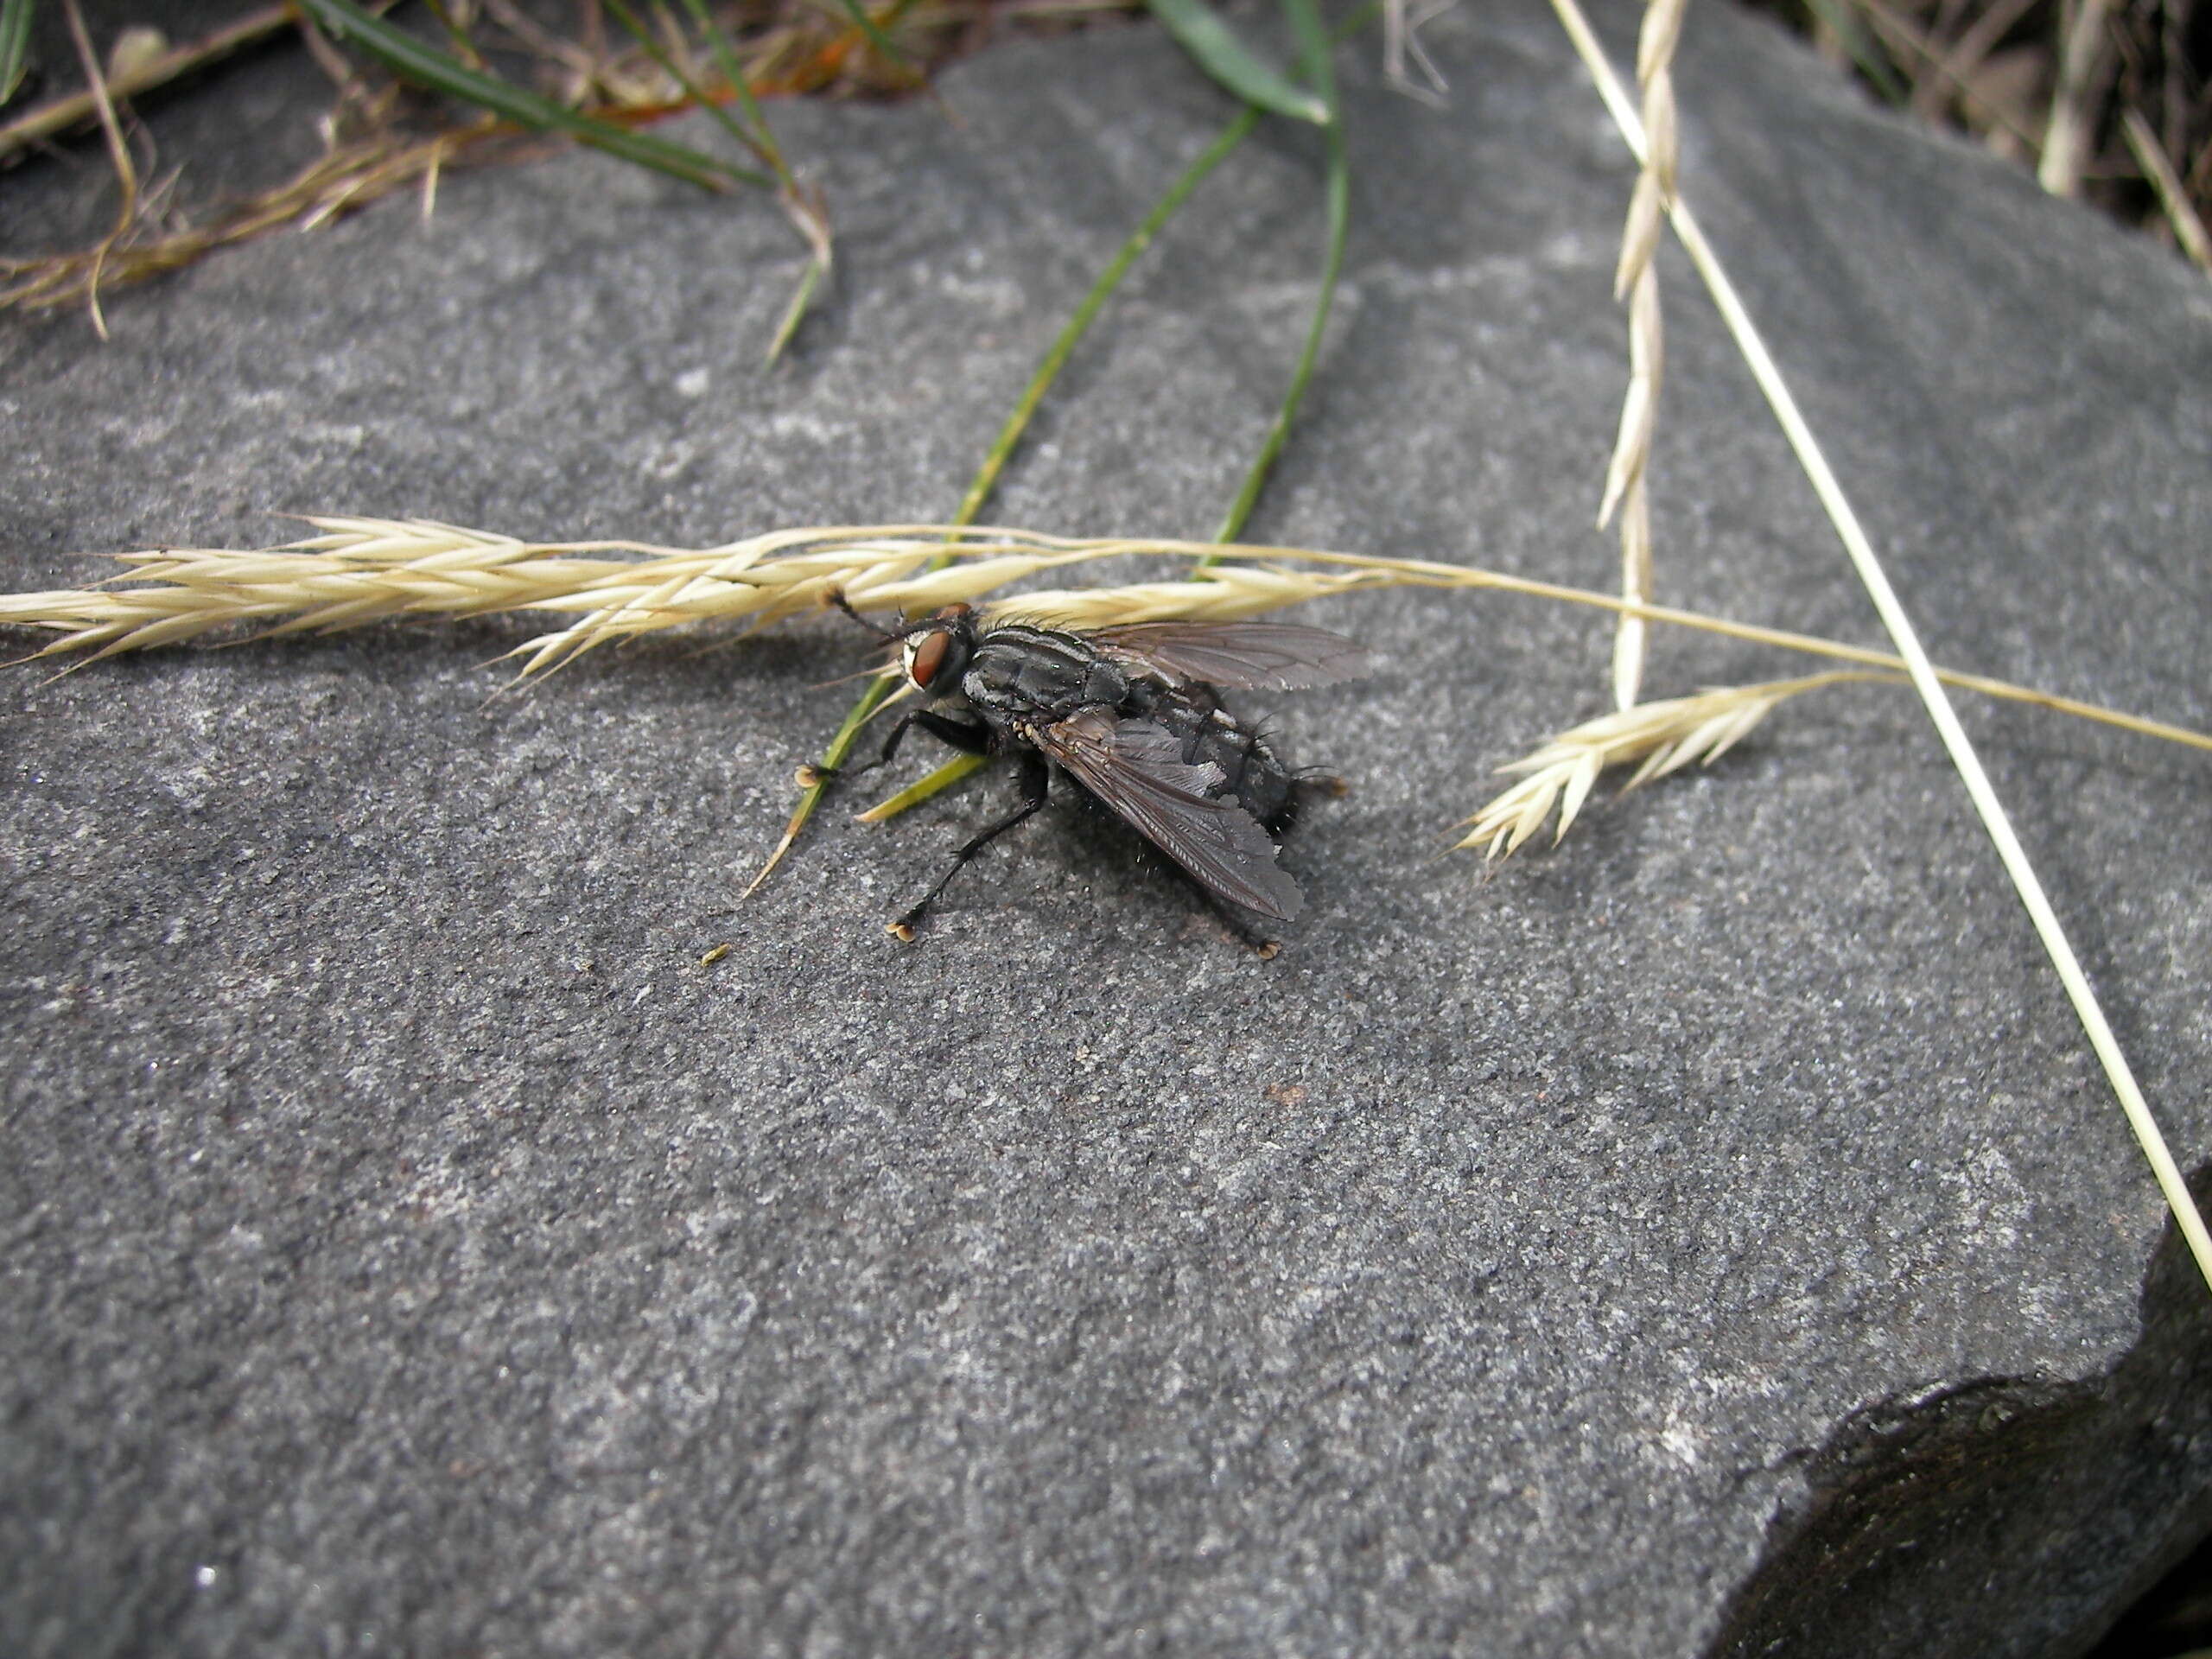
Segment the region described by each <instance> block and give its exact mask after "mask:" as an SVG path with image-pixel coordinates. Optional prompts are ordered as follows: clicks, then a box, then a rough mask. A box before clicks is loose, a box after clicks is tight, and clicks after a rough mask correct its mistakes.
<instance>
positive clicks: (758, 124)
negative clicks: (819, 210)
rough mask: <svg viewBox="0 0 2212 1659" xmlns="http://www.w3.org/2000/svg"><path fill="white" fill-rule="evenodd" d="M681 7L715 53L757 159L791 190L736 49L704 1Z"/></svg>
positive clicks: (779, 148) (780, 152)
mask: <svg viewBox="0 0 2212 1659" xmlns="http://www.w3.org/2000/svg"><path fill="white" fill-rule="evenodd" d="M683 8H684V10H687V11H689V12H690V14H691V21H692V22H694V23H696V24H697V25H698V28H699V30H700V32H701V33H702V34H703V35H705V36H706V37H707V49H708V50H709V51H710V52H712V53H713V54H715V67H716V68H717V69H720V70H721V72H722V79H724V80H726V81H728V83H729V90H730V96H731V97H733V98H734V99H736V100H737V101H738V105H739V107H741V109H743V110H744V111H745V118H746V119H747V121H749V122H751V123H752V124H753V130H754V131H755V133H756V134H757V135H758V137H757V138H756V139H755V140H754V141H753V147H754V148H755V149H757V150H758V151H759V152H760V159H761V160H762V161H764V162H767V164H768V165H769V167H770V168H772V169H774V172H775V175H776V177H777V179H778V180H779V181H781V183H782V184H783V187H784V188H785V189H786V190H788V189H791V188H792V185H793V181H792V178H791V168H790V167H789V166H788V165H786V164H785V161H784V152H783V147H782V146H781V145H779V144H778V143H776V135H775V133H774V131H773V130H772V129H771V128H770V127H769V125H768V118H767V116H766V114H765V113H764V112H763V111H762V110H761V108H760V100H759V99H756V98H754V97H753V84H752V82H751V81H750V80H749V79H747V76H746V73H745V66H744V65H743V64H741V63H740V62H739V61H738V60H737V48H736V46H735V45H734V43H733V42H732V41H731V40H730V38H729V37H728V35H725V34H724V33H723V32H722V27H721V24H720V23H717V22H715V16H714V14H713V13H712V12H710V11H709V10H707V0H683Z"/></svg>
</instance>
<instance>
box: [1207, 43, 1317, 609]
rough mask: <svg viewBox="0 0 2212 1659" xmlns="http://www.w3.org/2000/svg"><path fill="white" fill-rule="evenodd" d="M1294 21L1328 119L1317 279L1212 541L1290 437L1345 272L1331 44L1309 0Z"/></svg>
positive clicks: (1243, 516)
mask: <svg viewBox="0 0 2212 1659" xmlns="http://www.w3.org/2000/svg"><path fill="white" fill-rule="evenodd" d="M1287 7H1288V10H1289V11H1290V14H1291V17H1292V20H1293V22H1294V25H1295V26H1296V29H1297V32H1298V35H1299V44H1300V67H1301V69H1302V70H1303V72H1304V73H1305V77H1306V79H1307V80H1308V81H1310V82H1311V83H1312V84H1313V87H1314V90H1315V92H1317V94H1318V95H1319V98H1320V99H1321V102H1322V105H1323V107H1324V108H1325V109H1326V110H1327V111H1328V123H1327V124H1326V125H1325V126H1324V127H1323V128H1322V130H1321V131H1322V143H1323V144H1324V145H1325V147H1326V153H1327V157H1328V161H1327V171H1326V176H1325V180H1324V181H1323V204H1324V217H1325V243H1324V247H1323V251H1322V257H1321V284H1320V288H1319V291H1318V292H1317V293H1316V294H1315V296H1314V299H1313V317H1312V319H1311V321H1308V322H1307V324H1306V343H1305V345H1304V346H1303V347H1302V348H1300V352H1299V353H1298V365H1297V367H1296V368H1294V370H1293V371H1292V372H1291V377H1290V389H1289V390H1288V391H1287V392H1285V393H1284V395H1283V400H1282V404H1281V407H1280V408H1278V409H1277V410H1275V418H1274V423H1273V424H1272V425H1270V426H1269V427H1268V435H1267V439H1266V441H1265V442H1262V444H1261V446H1260V453H1259V456H1258V458H1257V459H1255V461H1253V463H1252V467H1251V470H1250V471H1249V472H1248V473H1247V474H1245V475H1244V482H1243V485H1242V486H1240V487H1239V488H1238V490H1237V492H1236V499H1235V500H1233V501H1232V502H1230V506H1229V514H1228V516H1227V517H1226V518H1224V519H1223V520H1222V521H1221V528H1220V530H1219V531H1216V532H1215V535H1214V539H1215V540H1216V541H1217V542H1233V541H1235V540H1236V538H1237V537H1238V536H1240V535H1242V534H1243V530H1244V525H1245V522H1246V521H1247V520H1248V519H1249V518H1251V516H1252V510H1253V508H1254V507H1255V506H1257V505H1259V500H1260V492H1261V491H1262V490H1263V489H1265V488H1266V487H1267V483H1268V474H1271V473H1272V472H1273V471H1274V464H1275V461H1276V459H1277V457H1279V456H1280V455H1281V454H1282V451H1283V446H1284V445H1285V444H1286V443H1287V442H1289V441H1290V429H1291V425H1292V423H1294V422H1295V421H1296V420H1297V418H1298V408H1299V405H1300V404H1302V403H1303V402H1305V400H1306V386H1307V385H1308V384H1309V383H1310V382H1311V381H1312V380H1313V370H1314V366H1315V365H1316V364H1318V363H1319V361H1320V358H1321V340H1322V336H1323V335H1324V334H1326V333H1327V331H1328V327H1329V314H1330V312H1331V311H1332V309H1333V308H1334V307H1335V305H1336V299H1337V283H1338V278H1339V277H1342V276H1343V274H1344V247H1345V244H1346V242H1347V241H1348V240H1349V237H1350V231H1351V159H1350V157H1349V156H1348V155H1347V153H1346V150H1345V148H1344V120H1343V114H1342V111H1341V110H1340V109H1339V108H1338V99H1337V86H1336V77H1335V75H1334V73H1332V71H1331V69H1330V67H1329V52H1330V48H1331V47H1332V44H1333V42H1332V41H1331V40H1330V38H1329V35H1328V32H1327V30H1326V29H1324V28H1322V26H1321V23H1320V20H1319V13H1318V12H1317V11H1316V10H1315V9H1314V7H1313V0H1287ZM1216 558H1217V555H1214V554H1209V555H1207V556H1205V558H1202V559H1200V560H1199V561H1198V566H1199V568H1201V569H1203V568H1204V567H1205V566H1206V565H1209V564H1211V563H1214V561H1215V559H1216Z"/></svg>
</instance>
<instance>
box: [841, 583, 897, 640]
mask: <svg viewBox="0 0 2212 1659" xmlns="http://www.w3.org/2000/svg"><path fill="white" fill-rule="evenodd" d="M825 598H826V600H827V601H828V602H829V604H832V605H835V606H836V607H837V608H838V609H839V610H841V611H842V612H843V613H845V614H846V615H847V616H849V617H851V618H852V619H853V620H854V621H855V622H857V623H859V624H860V625H861V626H862V627H864V628H866V629H867V630H868V632H870V633H872V634H874V635H875V636H876V637H877V638H878V639H905V638H906V633H905V632H903V631H902V630H900V629H898V628H885V627H879V626H876V624H874V623H873V622H871V621H869V620H868V618H866V617H864V616H862V615H861V613H859V612H858V611H856V610H855V609H854V608H853V601H850V600H849V599H847V598H846V597H845V590H844V589H843V588H831V589H830V590H829V593H828V594H826V595H825Z"/></svg>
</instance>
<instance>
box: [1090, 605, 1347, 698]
mask: <svg viewBox="0 0 2212 1659" xmlns="http://www.w3.org/2000/svg"><path fill="white" fill-rule="evenodd" d="M1089 638H1090V639H1091V640H1092V641H1094V642H1095V643H1096V645H1098V647H1099V649H1101V650H1102V651H1104V652H1106V653H1107V654H1108V655H1109V656H1113V657H1118V658H1122V660H1123V661H1125V662H1132V663H1135V664H1139V665H1141V666H1142V667H1146V668H1149V669H1151V670H1152V671H1154V672H1155V673H1158V674H1160V675H1162V676H1164V677H1166V678H1168V679H1170V680H1175V681H1181V682H1185V683H1189V682H1198V683H1203V684H1206V685H1219V686H1226V687H1228V688H1229V689H1230V690H1249V691H1294V690H1299V689H1300V688H1301V687H1304V686H1309V685H1327V684H1330V683H1332V682H1334V681H1337V680H1351V679H1357V678H1358V677H1360V676H1361V675H1363V674H1365V673H1367V672H1368V671H1370V668H1371V667H1372V666H1373V664H1372V663H1371V661H1370V658H1369V657H1368V654H1367V650H1366V647H1364V646H1363V645H1359V644H1357V642H1356V641H1353V640H1351V639H1345V638H1344V635H1342V634H1340V633H1331V632H1328V631H1327V630H1326V629H1324V628H1300V627H1294V626H1292V625H1290V624H1288V623H1286V622H1132V623H1130V624H1128V626H1124V627H1119V628H1101V629H1099V630H1098V631H1097V632H1095V633H1092V634H1090V636H1089Z"/></svg>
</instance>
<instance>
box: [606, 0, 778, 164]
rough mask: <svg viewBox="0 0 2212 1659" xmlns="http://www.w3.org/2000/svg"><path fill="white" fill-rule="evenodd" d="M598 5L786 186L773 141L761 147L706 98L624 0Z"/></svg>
mask: <svg viewBox="0 0 2212 1659" xmlns="http://www.w3.org/2000/svg"><path fill="white" fill-rule="evenodd" d="M600 3H601V4H602V5H604V6H605V7H606V8H607V10H609V11H611V12H613V14H614V21H615V22H618V23H620V24H621V25H622V27H623V28H625V29H628V30H629V31H630V36H631V38H632V40H634V41H637V43H638V45H639V48H641V49H642V50H643V51H644V53H645V55H646V56H647V57H649V58H651V59H652V60H653V61H654V62H655V63H657V64H658V65H659V66H660V67H662V69H664V71H666V72H667V74H668V77H669V79H671V80H673V81H674V82H675V83H676V84H677V86H681V87H682V88H683V96H684V97H686V98H687V99H690V100H691V102H692V103H694V104H696V105H698V106H699V107H700V108H701V109H702V110H704V111H706V112H707V113H708V114H709V115H710V116H712V117H713V118H714V119H715V124H716V125H718V126H720V127H721V130H723V131H724V132H726V133H728V134H729V136H730V137H733V138H734V139H735V140H737V142H738V143H741V144H742V145H743V146H744V147H745V148H746V149H749V150H751V151H752V152H753V154H754V155H755V156H759V157H760V161H761V162H762V164H763V165H765V166H766V167H768V168H772V169H773V171H774V172H775V175H776V177H777V179H778V181H780V182H783V183H786V184H788V183H789V182H790V175H789V174H788V173H786V172H785V169H784V168H783V166H782V165H781V163H782V161H783V157H782V156H773V155H772V154H771V151H772V149H773V140H771V141H769V142H768V143H762V142H761V140H760V138H759V137H757V136H756V135H755V134H754V133H753V131H751V130H749V129H748V128H747V126H746V124H744V123H743V122H742V121H740V120H739V119H738V118H736V117H735V116H734V115H732V114H731V113H730V112H729V111H728V110H727V109H725V108H724V107H723V106H722V105H721V104H719V103H718V102H716V101H715V99H711V98H709V97H708V96H707V94H706V92H704V90H702V88H701V87H700V86H699V85H698V83H697V82H696V81H695V80H693V79H691V77H690V73H687V72H686V71H685V69H684V67H683V65H682V64H680V63H678V62H677V60H676V59H675V57H674V56H673V55H672V54H671V53H670V51H669V49H668V48H666V47H664V46H663V45H662V44H661V43H660V41H658V40H656V39H655V38H654V37H653V33H652V30H651V29H647V28H646V27H645V20H644V19H643V18H641V17H639V16H638V14H637V13H636V12H634V11H632V10H630V7H629V5H628V3H627V0H600ZM735 84H737V85H740V86H742V85H743V84H744V78H743V77H742V76H740V77H739V78H738V79H737V81H736V83H735ZM754 113H755V114H758V113H759V111H757V110H756V111H754ZM760 182H761V183H763V184H766V183H767V182H768V181H767V180H766V179H762V180H761V181H760Z"/></svg>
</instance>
